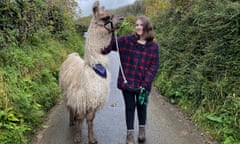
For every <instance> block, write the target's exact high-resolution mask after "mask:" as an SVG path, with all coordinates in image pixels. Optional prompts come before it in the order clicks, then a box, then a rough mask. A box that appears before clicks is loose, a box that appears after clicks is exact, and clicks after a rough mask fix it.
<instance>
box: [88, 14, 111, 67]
mask: <svg viewBox="0 0 240 144" xmlns="http://www.w3.org/2000/svg"><path fill="white" fill-rule="evenodd" d="M110 40H111V34H109V33H108V31H107V30H106V29H105V28H104V27H102V26H99V25H96V23H95V20H94V19H92V21H91V23H90V25H89V28H88V34H87V38H86V43H85V57H84V59H85V62H86V64H88V65H90V66H91V65H94V64H102V65H104V66H108V63H109V60H108V56H106V55H102V54H101V50H102V48H104V47H106V46H108V44H109V43H110Z"/></svg>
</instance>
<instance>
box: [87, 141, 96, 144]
mask: <svg viewBox="0 0 240 144" xmlns="http://www.w3.org/2000/svg"><path fill="white" fill-rule="evenodd" d="M97 143H98V142H97V141H94V142H89V143H88V144H97Z"/></svg>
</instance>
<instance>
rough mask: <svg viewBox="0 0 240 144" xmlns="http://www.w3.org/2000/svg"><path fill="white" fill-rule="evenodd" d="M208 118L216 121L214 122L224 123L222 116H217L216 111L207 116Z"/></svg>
mask: <svg viewBox="0 0 240 144" xmlns="http://www.w3.org/2000/svg"><path fill="white" fill-rule="evenodd" d="M207 119H209V120H211V121H214V122H218V123H222V122H223V121H222V117H218V116H216V115H215V114H214V113H211V114H209V115H208V116H207Z"/></svg>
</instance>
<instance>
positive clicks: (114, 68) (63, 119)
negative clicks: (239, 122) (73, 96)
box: [32, 52, 217, 144]
mask: <svg viewBox="0 0 240 144" xmlns="http://www.w3.org/2000/svg"><path fill="white" fill-rule="evenodd" d="M109 57H110V62H111V63H110V71H111V73H112V75H111V76H112V81H111V91H110V95H109V99H108V102H107V103H106V105H105V107H104V108H103V110H101V111H99V112H98V113H97V114H96V118H95V120H94V130H95V135H96V138H97V140H98V144H125V137H126V135H125V134H126V127H125V116H124V103H123V98H122V96H121V92H120V91H119V90H118V89H117V87H116V78H117V75H118V67H119V58H118V55H117V53H116V52H112V53H110V54H109ZM148 106H149V108H148V120H147V141H146V143H145V144H217V143H216V142H213V141H211V140H209V139H208V138H207V137H205V136H204V135H203V134H202V133H201V132H199V131H198V130H197V128H196V127H195V126H194V125H193V124H192V122H191V121H190V120H189V119H187V117H185V116H184V114H182V113H181V111H180V110H179V109H178V108H176V107H175V106H173V105H171V104H169V103H168V102H167V101H165V100H164V97H162V96H161V95H160V94H159V93H158V92H157V91H156V90H155V89H154V88H153V90H152V92H151V94H150V101H149V105H148ZM68 123H69V121H68V112H67V110H66V107H65V106H64V105H63V102H62V101H61V102H60V103H59V104H58V105H56V106H55V107H54V108H53V109H52V110H51V111H50V113H49V116H48V120H47V121H46V123H44V125H43V126H42V127H43V129H42V130H41V131H40V132H39V133H38V135H37V136H36V138H35V139H34V140H33V142H32V143H33V144H73V138H74V135H75V134H74V133H75V129H74V127H69V125H68ZM135 127H136V131H135V139H136V140H137V132H138V131H137V120H135ZM82 138H83V141H82V144H87V143H88V140H87V125H86V123H84V125H83V135H82Z"/></svg>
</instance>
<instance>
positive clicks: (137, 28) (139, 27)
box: [135, 19, 143, 37]
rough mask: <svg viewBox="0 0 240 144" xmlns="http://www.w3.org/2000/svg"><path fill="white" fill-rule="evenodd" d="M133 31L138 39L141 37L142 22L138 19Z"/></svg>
mask: <svg viewBox="0 0 240 144" xmlns="http://www.w3.org/2000/svg"><path fill="white" fill-rule="evenodd" d="M135 31H136V33H137V34H138V35H139V36H140V37H141V36H142V35H143V22H142V21H141V20H140V19H138V20H137V21H136V23H135Z"/></svg>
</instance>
